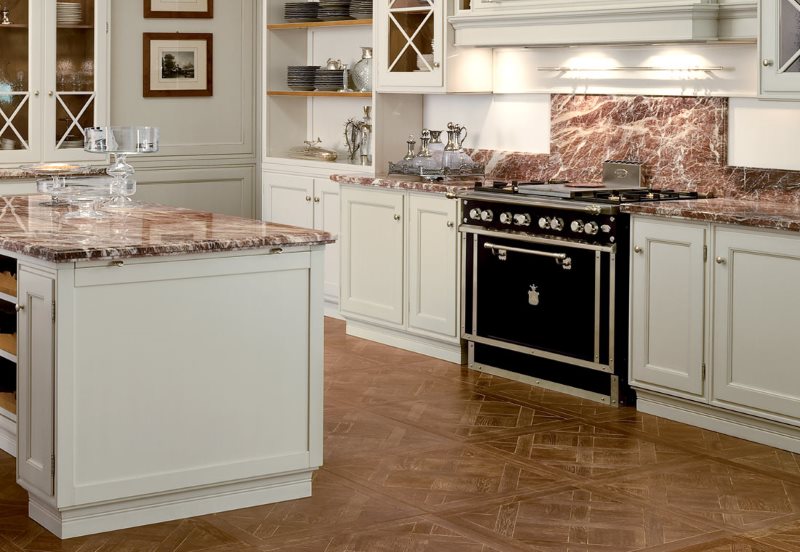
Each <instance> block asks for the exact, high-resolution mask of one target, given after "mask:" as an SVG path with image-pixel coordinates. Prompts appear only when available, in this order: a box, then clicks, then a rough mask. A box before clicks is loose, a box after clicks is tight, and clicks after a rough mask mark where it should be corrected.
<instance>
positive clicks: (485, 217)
mask: <svg viewBox="0 0 800 552" xmlns="http://www.w3.org/2000/svg"><path fill="white" fill-rule="evenodd" d="M481 220H482V221H483V222H492V221H493V220H494V213H492V212H491V211H490V210H489V209H486V210H485V211H483V212H481Z"/></svg>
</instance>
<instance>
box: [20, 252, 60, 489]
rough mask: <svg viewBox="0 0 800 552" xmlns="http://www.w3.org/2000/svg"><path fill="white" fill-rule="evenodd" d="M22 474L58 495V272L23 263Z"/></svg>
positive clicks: (33, 485)
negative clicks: (55, 329) (56, 328)
mask: <svg viewBox="0 0 800 552" xmlns="http://www.w3.org/2000/svg"><path fill="white" fill-rule="evenodd" d="M18 280H19V293H18V302H19V303H18V305H19V315H18V328H17V331H18V337H19V343H20V350H19V355H18V358H19V365H18V382H17V385H18V387H17V400H18V411H19V412H20V413H25V414H24V415H22V414H21V415H20V416H19V425H18V428H17V433H18V436H19V447H18V451H17V478H18V481H19V484H20V485H21V486H22V487H24V488H26V489H27V490H28V491H30V492H31V493H37V494H42V495H44V496H45V497H51V496H53V494H54V489H53V479H54V474H55V456H54V400H55V395H54V392H55V390H54V389H55V388H54V385H55V349H54V345H55V331H54V327H53V326H54V321H55V302H54V298H55V295H54V288H55V276H54V275H52V274H49V273H47V272H44V271H42V270H41V269H37V268H34V267H29V266H26V265H23V264H20V267H19V271H18Z"/></svg>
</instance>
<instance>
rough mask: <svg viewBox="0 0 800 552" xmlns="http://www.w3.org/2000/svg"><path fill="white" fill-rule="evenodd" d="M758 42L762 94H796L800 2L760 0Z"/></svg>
mask: <svg viewBox="0 0 800 552" xmlns="http://www.w3.org/2000/svg"><path fill="white" fill-rule="evenodd" d="M760 25H761V26H760V29H759V40H758V45H759V49H760V54H761V55H760V57H761V75H760V76H761V79H760V87H759V88H760V90H759V92H760V93H761V95H762V96H765V97H783V98H800V2H798V0H761V24H760Z"/></svg>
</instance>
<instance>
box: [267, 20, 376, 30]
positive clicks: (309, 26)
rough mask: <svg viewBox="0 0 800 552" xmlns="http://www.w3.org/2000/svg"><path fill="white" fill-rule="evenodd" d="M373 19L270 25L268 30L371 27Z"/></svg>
mask: <svg viewBox="0 0 800 552" xmlns="http://www.w3.org/2000/svg"><path fill="white" fill-rule="evenodd" d="M371 25H372V19H346V20H342V21H308V22H304V23H270V24H268V25H267V29H269V30H270V31H279V30H282V29H320V28H324V27H358V26H371Z"/></svg>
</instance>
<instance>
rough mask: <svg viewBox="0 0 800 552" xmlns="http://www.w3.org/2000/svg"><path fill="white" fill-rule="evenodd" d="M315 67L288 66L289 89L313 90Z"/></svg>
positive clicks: (316, 67)
mask: <svg viewBox="0 0 800 552" xmlns="http://www.w3.org/2000/svg"><path fill="white" fill-rule="evenodd" d="M317 69H319V67H318V66H316V65H290V66H289V78H288V84H289V88H291V89H292V90H314V84H315V77H316V72H317Z"/></svg>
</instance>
